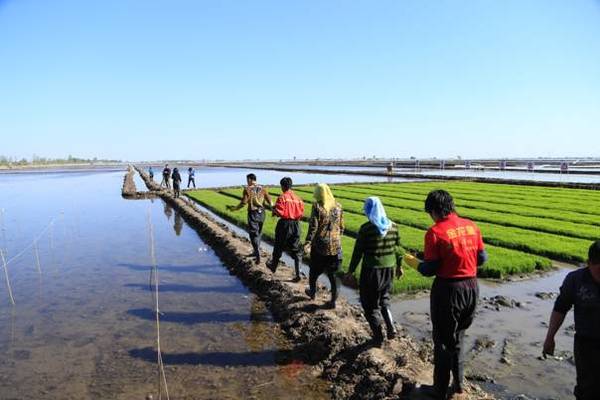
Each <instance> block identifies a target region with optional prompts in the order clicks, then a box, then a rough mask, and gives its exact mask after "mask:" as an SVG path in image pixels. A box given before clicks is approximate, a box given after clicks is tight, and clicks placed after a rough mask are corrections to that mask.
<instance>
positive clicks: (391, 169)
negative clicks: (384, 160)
mask: <svg viewBox="0 0 600 400" xmlns="http://www.w3.org/2000/svg"><path fill="white" fill-rule="evenodd" d="M393 173H394V163H393V162H390V163H389V164H388V166H387V174H388V175H392V174H393Z"/></svg>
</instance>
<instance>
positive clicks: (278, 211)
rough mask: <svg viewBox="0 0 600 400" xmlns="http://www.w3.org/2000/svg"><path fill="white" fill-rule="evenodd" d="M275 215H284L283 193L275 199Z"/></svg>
mask: <svg viewBox="0 0 600 400" xmlns="http://www.w3.org/2000/svg"><path fill="white" fill-rule="evenodd" d="M273 215H274V216H276V217H281V216H282V215H283V195H281V196H279V197H278V198H277V200H276V201H275V206H274V207H273Z"/></svg>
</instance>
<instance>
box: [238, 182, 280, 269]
mask: <svg viewBox="0 0 600 400" xmlns="http://www.w3.org/2000/svg"><path fill="white" fill-rule="evenodd" d="M246 182H247V183H248V186H246V187H245V188H244V190H243V192H242V200H241V201H240V203H239V204H238V205H237V206H227V209H228V210H230V211H235V210H239V209H240V208H243V207H244V206H245V205H247V206H248V220H247V221H248V235H249V236H250V242H251V243H252V249H253V251H252V254H250V256H251V257H254V259H255V262H256V264H260V240H261V236H262V229H263V224H264V222H265V205H267V206H269V207H273V202H272V201H271V197H270V196H269V193H267V191H266V190H265V188H263V187H262V186H260V185H259V184H257V183H256V175H254V174H248V175H246Z"/></svg>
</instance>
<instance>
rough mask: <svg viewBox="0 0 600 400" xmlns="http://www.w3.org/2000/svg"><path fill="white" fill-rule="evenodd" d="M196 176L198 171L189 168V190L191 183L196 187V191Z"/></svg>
mask: <svg viewBox="0 0 600 400" xmlns="http://www.w3.org/2000/svg"><path fill="white" fill-rule="evenodd" d="M195 175H196V171H194V168H192V167H189V168H188V184H187V187H188V189H189V188H190V183H191V184H192V185H194V189H196V180H195V179H194V176H195Z"/></svg>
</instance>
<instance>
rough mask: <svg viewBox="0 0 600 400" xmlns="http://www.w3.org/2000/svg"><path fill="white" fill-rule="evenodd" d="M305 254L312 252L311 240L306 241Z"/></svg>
mask: <svg viewBox="0 0 600 400" xmlns="http://www.w3.org/2000/svg"><path fill="white" fill-rule="evenodd" d="M304 254H310V242H306V243H304Z"/></svg>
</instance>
